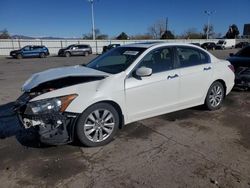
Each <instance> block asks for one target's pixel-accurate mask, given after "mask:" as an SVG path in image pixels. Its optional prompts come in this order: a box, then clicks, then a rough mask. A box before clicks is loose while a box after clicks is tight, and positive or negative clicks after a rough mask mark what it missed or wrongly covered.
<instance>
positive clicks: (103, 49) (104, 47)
mask: <svg viewBox="0 0 250 188" xmlns="http://www.w3.org/2000/svg"><path fill="white" fill-rule="evenodd" d="M118 46H121V45H120V44H110V45H108V46H103V48H102V53H105V52H106V51H108V50H111V49H113V48H116V47H118Z"/></svg>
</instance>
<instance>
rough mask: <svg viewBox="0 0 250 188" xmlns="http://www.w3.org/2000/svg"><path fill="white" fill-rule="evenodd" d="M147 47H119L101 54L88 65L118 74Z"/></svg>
mask: <svg viewBox="0 0 250 188" xmlns="http://www.w3.org/2000/svg"><path fill="white" fill-rule="evenodd" d="M145 50H146V48H138V47H118V48H114V49H113V50H110V51H109V52H107V53H105V54H103V55H100V56H99V57H97V58H96V59H94V60H93V61H91V62H90V63H89V64H87V65H86V66H87V67H89V68H92V69H96V70H99V71H103V72H107V73H111V74H117V73H119V72H122V71H124V70H126V69H127V68H128V67H129V66H130V65H131V64H132V63H133V62H134V61H135V59H137V57H139V56H140V55H141V54H142V53H143V52H144V51H145Z"/></svg>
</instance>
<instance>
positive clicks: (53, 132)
mask: <svg viewBox="0 0 250 188" xmlns="http://www.w3.org/2000/svg"><path fill="white" fill-rule="evenodd" d="M35 96H36V95H35V94H34V93H24V94H23V95H22V96H20V97H19V98H18V99H17V101H16V112H17V114H18V117H19V120H20V121H21V123H22V124H23V126H24V128H25V129H29V128H31V127H34V128H35V129H36V130H37V131H38V133H39V135H40V141H41V142H43V143H46V144H51V145H59V144H65V143H69V142H71V141H72V140H73V133H74V131H73V128H74V124H75V122H76V119H77V117H78V114H75V113H69V112H65V109H66V108H67V106H68V105H69V104H70V103H71V101H73V100H74V99H75V98H76V97H77V95H76V94H73V95H67V96H62V97H56V98H51V99H43V100H39V101H33V102H30V100H31V99H32V98H34V97H35Z"/></svg>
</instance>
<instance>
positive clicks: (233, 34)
mask: <svg viewBox="0 0 250 188" xmlns="http://www.w3.org/2000/svg"><path fill="white" fill-rule="evenodd" d="M239 34H240V32H239V29H238V27H237V25H235V24H233V25H230V26H229V29H228V31H227V33H226V36H225V37H226V38H227V39H235V38H237V37H238V36H239Z"/></svg>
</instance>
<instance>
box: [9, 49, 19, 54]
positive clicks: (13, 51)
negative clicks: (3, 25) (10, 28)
mask: <svg viewBox="0 0 250 188" xmlns="http://www.w3.org/2000/svg"><path fill="white" fill-rule="evenodd" d="M16 52H20V50H12V51H11V52H10V53H16Z"/></svg>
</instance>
